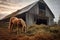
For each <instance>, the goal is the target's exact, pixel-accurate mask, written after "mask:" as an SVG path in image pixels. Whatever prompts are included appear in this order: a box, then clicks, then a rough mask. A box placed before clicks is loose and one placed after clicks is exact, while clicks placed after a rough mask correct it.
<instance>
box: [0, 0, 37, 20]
mask: <svg viewBox="0 0 60 40" xmlns="http://www.w3.org/2000/svg"><path fill="white" fill-rule="evenodd" d="M11 1H12V0H11ZM37 2H38V0H27V1H26V0H21V2H19V1H18V2H17V3H15V2H14V1H13V2H9V1H8V2H6V1H0V20H2V19H4V18H7V17H9V16H11V14H13V13H14V12H16V11H18V10H21V13H22V12H25V11H27V10H29V9H30V8H31V7H32V6H34V5H35V4H36V3H37ZM22 10H25V11H22Z"/></svg>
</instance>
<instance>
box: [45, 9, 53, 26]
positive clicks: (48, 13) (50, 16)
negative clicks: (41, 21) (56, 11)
mask: <svg viewBox="0 0 60 40" xmlns="http://www.w3.org/2000/svg"><path fill="white" fill-rule="evenodd" d="M46 16H47V17H49V19H48V20H49V21H48V25H53V24H54V20H53V19H54V18H53V16H52V15H51V12H50V11H49V9H48V8H46Z"/></svg>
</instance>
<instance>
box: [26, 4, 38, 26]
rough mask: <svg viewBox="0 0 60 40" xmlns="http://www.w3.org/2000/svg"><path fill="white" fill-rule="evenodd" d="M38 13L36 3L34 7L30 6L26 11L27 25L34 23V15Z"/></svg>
mask: <svg viewBox="0 0 60 40" xmlns="http://www.w3.org/2000/svg"><path fill="white" fill-rule="evenodd" d="M37 14H39V7H38V4H36V5H35V6H34V7H32V8H31V9H30V10H29V11H28V12H27V13H26V22H27V24H28V25H32V24H34V23H36V22H35V21H34V15H37Z"/></svg>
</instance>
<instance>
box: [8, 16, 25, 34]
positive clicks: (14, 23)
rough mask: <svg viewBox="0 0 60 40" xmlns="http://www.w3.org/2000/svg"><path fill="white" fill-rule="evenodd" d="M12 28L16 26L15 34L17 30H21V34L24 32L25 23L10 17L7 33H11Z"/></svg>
mask: <svg viewBox="0 0 60 40" xmlns="http://www.w3.org/2000/svg"><path fill="white" fill-rule="evenodd" d="M14 26H16V29H17V34H18V31H19V28H20V29H21V31H22V32H26V23H25V21H24V20H23V19H22V18H17V17H11V18H10V22H9V27H8V29H9V32H12V31H13V28H14Z"/></svg>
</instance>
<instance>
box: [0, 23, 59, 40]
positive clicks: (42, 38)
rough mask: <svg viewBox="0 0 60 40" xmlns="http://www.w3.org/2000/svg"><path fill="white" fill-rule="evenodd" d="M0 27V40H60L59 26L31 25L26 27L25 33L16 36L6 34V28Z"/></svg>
mask: <svg viewBox="0 0 60 40" xmlns="http://www.w3.org/2000/svg"><path fill="white" fill-rule="evenodd" d="M3 26H4V25H2V26H1V27H0V40H60V26H58V25H53V26H48V25H43V24H41V25H36V24H34V25H32V26H29V27H27V32H26V33H22V34H18V35H16V34H15V33H12V34H10V33H9V32H8V29H7V27H8V25H5V26H7V27H6V28H5V27H3Z"/></svg>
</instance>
